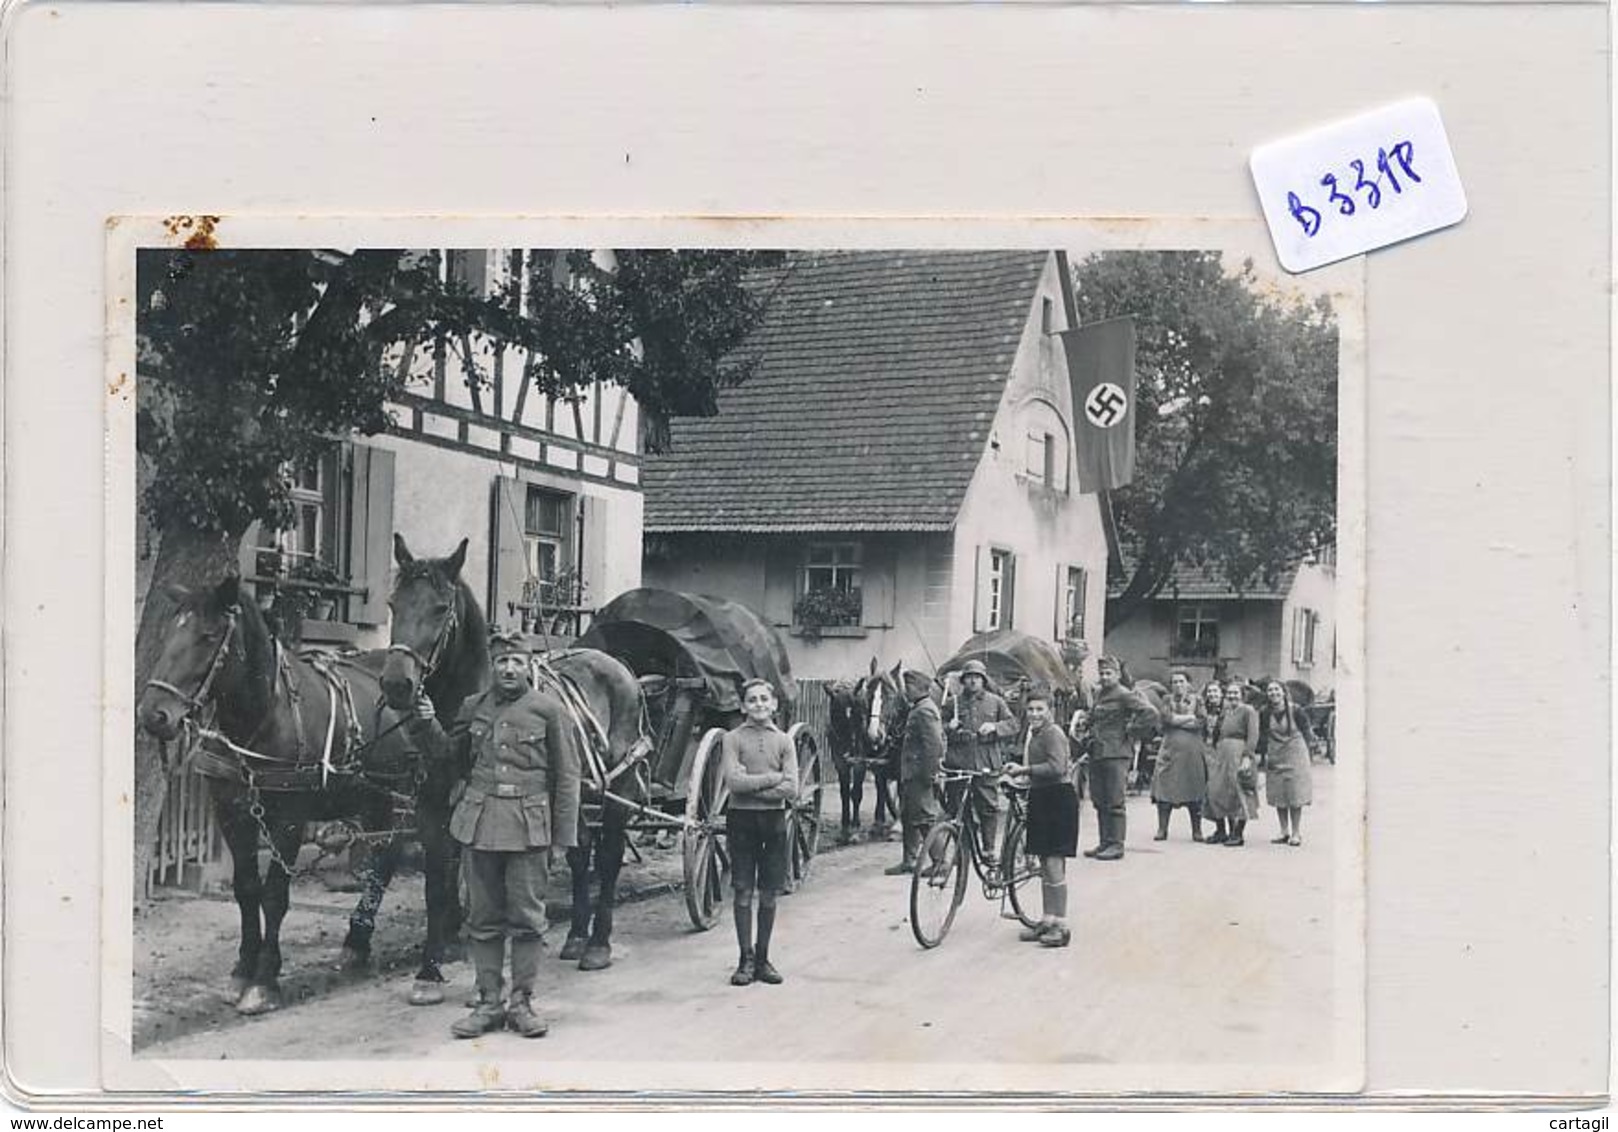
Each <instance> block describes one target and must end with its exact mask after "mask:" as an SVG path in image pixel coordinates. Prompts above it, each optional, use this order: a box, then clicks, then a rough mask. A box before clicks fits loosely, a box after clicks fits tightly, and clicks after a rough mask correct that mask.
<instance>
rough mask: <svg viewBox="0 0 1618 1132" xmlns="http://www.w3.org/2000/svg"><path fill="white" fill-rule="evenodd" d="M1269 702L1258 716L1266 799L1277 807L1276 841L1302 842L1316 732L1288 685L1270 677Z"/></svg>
mask: <svg viewBox="0 0 1618 1132" xmlns="http://www.w3.org/2000/svg"><path fill="white" fill-rule="evenodd" d="M1264 694H1265V696H1266V697H1267V698H1268V700H1269V702H1268V703H1266V704H1265V705H1264V711H1263V712H1262V713H1261V715H1260V716H1259V723H1260V725H1261V727H1262V732H1263V733H1262V738H1261V740H1260V746H1259V751H1260V753H1262V754H1263V755H1264V800H1265V801H1266V802H1268V803H1269V804H1270V805H1272V806H1274V807H1275V816H1276V819H1277V820H1278V821H1280V823H1281V836H1279V837H1275V838H1272V839H1271V844H1274V845H1292V846H1298V845H1302V844H1303V808H1304V807H1305V806H1307V805H1309V803H1310V802H1312V801H1314V796H1315V794H1314V781H1313V774H1312V772H1311V770H1310V767H1309V745H1310V743H1312V742H1313V741H1314V733H1313V732H1312V731H1311V730H1310V729H1309V719H1308V717H1307V716H1305V715H1304V713H1303V712H1302V711H1300V710H1299V709H1298V708H1296V707H1294V706H1293V704H1292V697H1290V696H1289V695H1287V689H1286V685H1285V684H1282V683H1281V682H1280V681H1279V680H1271V681H1270V683H1269V686H1268V687H1266V688H1265V689H1264Z"/></svg>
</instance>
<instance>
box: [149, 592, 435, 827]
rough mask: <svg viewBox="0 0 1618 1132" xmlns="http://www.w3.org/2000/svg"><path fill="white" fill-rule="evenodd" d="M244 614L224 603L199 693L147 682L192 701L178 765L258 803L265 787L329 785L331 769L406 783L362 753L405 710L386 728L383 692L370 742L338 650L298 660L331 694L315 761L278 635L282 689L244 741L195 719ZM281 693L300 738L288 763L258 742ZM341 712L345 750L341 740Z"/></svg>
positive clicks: (294, 789)
mask: <svg viewBox="0 0 1618 1132" xmlns="http://www.w3.org/2000/svg"><path fill="white" fill-rule="evenodd" d="M240 618H241V608H240V606H237V605H231V606H230V607H229V608H227V609H226V610H225V630H224V633H223V634H222V635H221V637H220V641H219V646H218V648H217V649H216V650H215V651H214V655H213V659H212V661H210V663H209V665H208V670H207V673H206V674H205V675H204V676H203V678H202V681H201V683H200V684H199V685H198V687H197V690H196V692H195V693H193V694H191V695H187V694H186V693H185V692H184V691H182V690H181V689H179V688H177V687H175V686H174V685H172V684H169V683H167V682H165V681H162V680H149V681H147V684H148V686H150V687H155V688H159V689H161V690H163V691H166V692H169V693H171V694H172V695H174V696H176V697H178V698H179V699H180V700H181V701H182V702H183V703H185V704H186V706H187V710H186V715H185V727H186V731H187V733H188V736H189V738H188V741H187V746H188V748H189V749H188V751H187V754H186V756H185V757H184V758H183V759H182V760H181V762H180V764H179V767H180V769H184V768H187V767H189V768H193V769H195V770H196V771H197V773H199V774H201V775H202V776H203V777H205V778H218V779H224V780H226V781H234V782H239V783H242V784H243V785H245V786H246V787H247V788H248V791H249V794H250V797H251V798H252V799H253V802H254V804H257V800H258V794H259V792H261V791H268V792H280V793H302V792H307V791H309V790H312V789H322V790H324V789H326V788H328V787H329V786H330V784H331V779H332V778H333V776H341V777H348V778H362V779H366V780H368V781H369V780H374V784H375V785H377V786H381V787H383V788H386V789H389V790H390V791H391V790H392V789H393V788H394V787H396V786H399V785H402V782H401V781H400V777H401V776H400V775H397V774H386V773H382V772H377V771H374V770H367V769H366V768H365V766H364V765H363V756H364V754H365V752H366V751H368V750H369V749H370V748H372V747H374V746H376V744H377V743H379V742H380V741H381V740H382V739H383V738H385V737H386V736H387V735H389V734H391V733H392V732H393V731H394V730H396V729H397V728H398V727H399V726H400V725H401V724H402V723H403V721H404V718H405V717H403V716H401V718H400V720H399V722H396V723H394V724H392V725H391V726H389V727H388V728H387V729H385V730H383V729H381V726H380V724H381V714H382V709H383V704H382V701H381V700H380V699H379V700H378V702H377V720H376V726H375V727H373V731H375V732H376V735H375V738H373V739H371V740H370V741H369V742H365V741H364V731H363V729H362V728H361V727H360V722H359V711H358V709H357V708H356V707H355V704H354V690H353V687H352V686H351V685H350V684H349V682H348V680H347V679H346V678H345V677H344V676H343V675H342V673H341V672H339V671H338V668H339V667H340V666H342V665H343V664H345V663H347V661H346V659H345V658H344V657H342V656H341V655H339V654H336V653H331V652H326V651H322V650H318V649H310V650H306V651H304V652H302V653H300V654H299V655H300V657H301V659H303V660H304V661H305V662H306V663H307V664H308V665H309V667H310V668H312V669H313V670H314V671H315V672H316V673H317V674H318V675H319V676H320V678H321V680H322V682H323V683H324V684H325V685H326V691H327V695H328V705H327V718H326V734H325V739H324V742H323V743H322V746H321V752H320V759H319V761H318V762H315V761H312V760H311V759H310V758H309V753H310V752H309V747H308V742H307V737H306V735H305V729H304V721H303V696H302V693H301V692H300V690H299V688H298V684H297V680H296V678H295V676H294V673H293V669H292V661H291V658H290V657H289V656H288V654H287V651H286V649H285V648H284V647H283V645H282V644H281V642H280V641H276V642H275V660H274V668H275V675H274V678H273V679H274V682H275V683H277V684H279V685H280V690H279V692H278V693H276V694H274V695H272V699H271V709H270V710H269V711H267V712H265V715H264V718H263V720H262V721H261V722H260V723H259V725H258V727H257V729H255V730H254V732H253V734H252V735H250V736H248V738H247V740H246V742H245V743H237V742H235V741H234V740H232V739H231V738H230V737H229V736H228V735H226V734H225V733H224V732H222V731H219V730H218V729H217V728H214V727H212V726H211V725H210V722H207V721H199V720H198V719H197V718H196V717H197V715H198V714H199V713H201V712H202V711H203V709H204V708H205V707H206V706H207V703H208V695H209V692H210V690H211V689H212V687H213V682H214V680H215V679H216V678H217V677H218V675H219V672H220V670H221V669H222V668H223V667H224V660H225V657H226V656H228V655H229V652H230V646H231V643H232V640H233V638H234V636H235V634H236V630H237V626H238V624H239V621H240ZM281 696H284V697H285V699H286V702H287V706H288V707H289V708H290V709H291V712H292V729H293V733H294V735H295V736H296V741H297V753H296V755H295V756H294V758H293V759H292V760H291V761H290V762H289V761H288V760H286V759H284V758H279V757H277V756H275V755H267V754H264V753H262V752H261V751H258V750H255V749H254V747H255V745H256V744H257V743H258V742H259V740H260V738H261V737H262V736H263V734H264V731H265V729H266V728H267V727H268V726H269V725H270V723H271V721H272V720H273V719H274V718H275V711H274V707H275V702H276V700H277V699H278V698H279V697H281ZM339 715H341V716H342V717H343V719H344V727H343V741H342V746H341V750H340V751H338V745H337V720H338V716H339ZM334 755H335V756H336V757H334ZM412 761H413V762H414V763H416V765H415V766H414V767H412V768H410V775H409V776H410V777H411V778H412V779H413V780H414V781H413V785H416V786H419V785H420V783H421V781H422V779H423V770H422V768H421V766H420V759H419V757H418V758H417V759H415V760H412ZM317 772H318V780H317Z"/></svg>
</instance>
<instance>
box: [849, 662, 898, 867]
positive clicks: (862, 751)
mask: <svg viewBox="0 0 1618 1132" xmlns="http://www.w3.org/2000/svg"><path fill="white" fill-rule="evenodd" d="M899 672H900V666H899V665H897V664H896V665H894V666H893V668H892V669H891V670H889V671H883V670H882V669H881V667H880V666H879V665H878V664H877V662H876V658H875V657H872V658H871V671H870V673H869V674H868V675H866V676H863V677H861V678H860V680H859V682H858V683H856V684H855V686H854V701H855V704H856V705H857V707H858V713H857V715H856V723H857V726H856V729H855V735H856V737H857V738H858V740H859V754H858V755H857V756H855V761H853V762H852V763H851V768H850V774H851V777H852V778H855V779H858V780H859V781H860V782H861V783H862V788H863V781H864V777H865V768H866V767H867V766H869V767H870V768H871V776H872V778H873V779H874V780H875V782H876V812H875V813H874V814H872V815H871V835H872V836H873V837H875V838H878V839H885V838H886V837H887V836H888V833H889V832H890V831H891V830H892V828H893V823H894V822H895V821H897V820H898V819H899V804H898V797H897V794H896V793H894V792H892V788H893V784H896V783H897V782H898V781H899V748H900V746H901V744H902V743H903V742H904V722H905V719H906V717H907V716H908V715H909V713H910V705H909V704H908V703H907V702H906V701H905V698H904V693H903V692H901V691H900V688H899ZM857 813H858V811H856V815H857Z"/></svg>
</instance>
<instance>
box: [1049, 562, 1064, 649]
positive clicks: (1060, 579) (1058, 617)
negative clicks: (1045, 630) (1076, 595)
mask: <svg viewBox="0 0 1618 1132" xmlns="http://www.w3.org/2000/svg"><path fill="white" fill-rule="evenodd" d="M1067 571H1068V565H1067V563H1066V562H1058V563H1057V564H1056V612H1055V613H1053V614H1052V615H1051V619H1052V620H1053V621H1054V622H1055V623H1056V625H1055V628H1054V629H1053V630H1052V631H1051V640H1053V641H1064V640H1066V639H1067V613H1068V610H1067Z"/></svg>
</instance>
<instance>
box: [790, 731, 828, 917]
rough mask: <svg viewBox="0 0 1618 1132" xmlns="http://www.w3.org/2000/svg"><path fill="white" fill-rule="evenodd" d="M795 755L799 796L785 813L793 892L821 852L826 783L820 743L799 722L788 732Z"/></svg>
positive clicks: (807, 877) (807, 875) (805, 878)
mask: <svg viewBox="0 0 1618 1132" xmlns="http://www.w3.org/2000/svg"><path fill="white" fill-rule="evenodd" d="M787 738H788V739H791V740H792V745H793V747H794V748H795V749H796V750H797V753H798V797H797V799H796V800H795V801H794V802H793V803H792V806H791V808H790V809H788V810H787V853H788V856H789V861H788V864H789V869H788V876H787V879H788V882H789V883H790V885H791V887H792V889H793V890H796V889H797V888H798V886H799V885H801V884H802V883H803V882H804V881H805V880H807V879H809V869H810V866H811V864H812V862H813V861H814V857H815V854H816V853H818V852H820V831H821V826H822V821H821V811H820V806H821V803H822V802H823V801H824V800H825V797H826V784H825V782H824V781H823V780H822V776H821V773H820V744H819V743H818V742H816V741H815V737H814V734H813V733H812V732H810V730H809V728H808V727H807V726H806V725H805V724H802V723H794V724H793V725H792V727H791V728H790V729H789V730H788V731H787Z"/></svg>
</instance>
